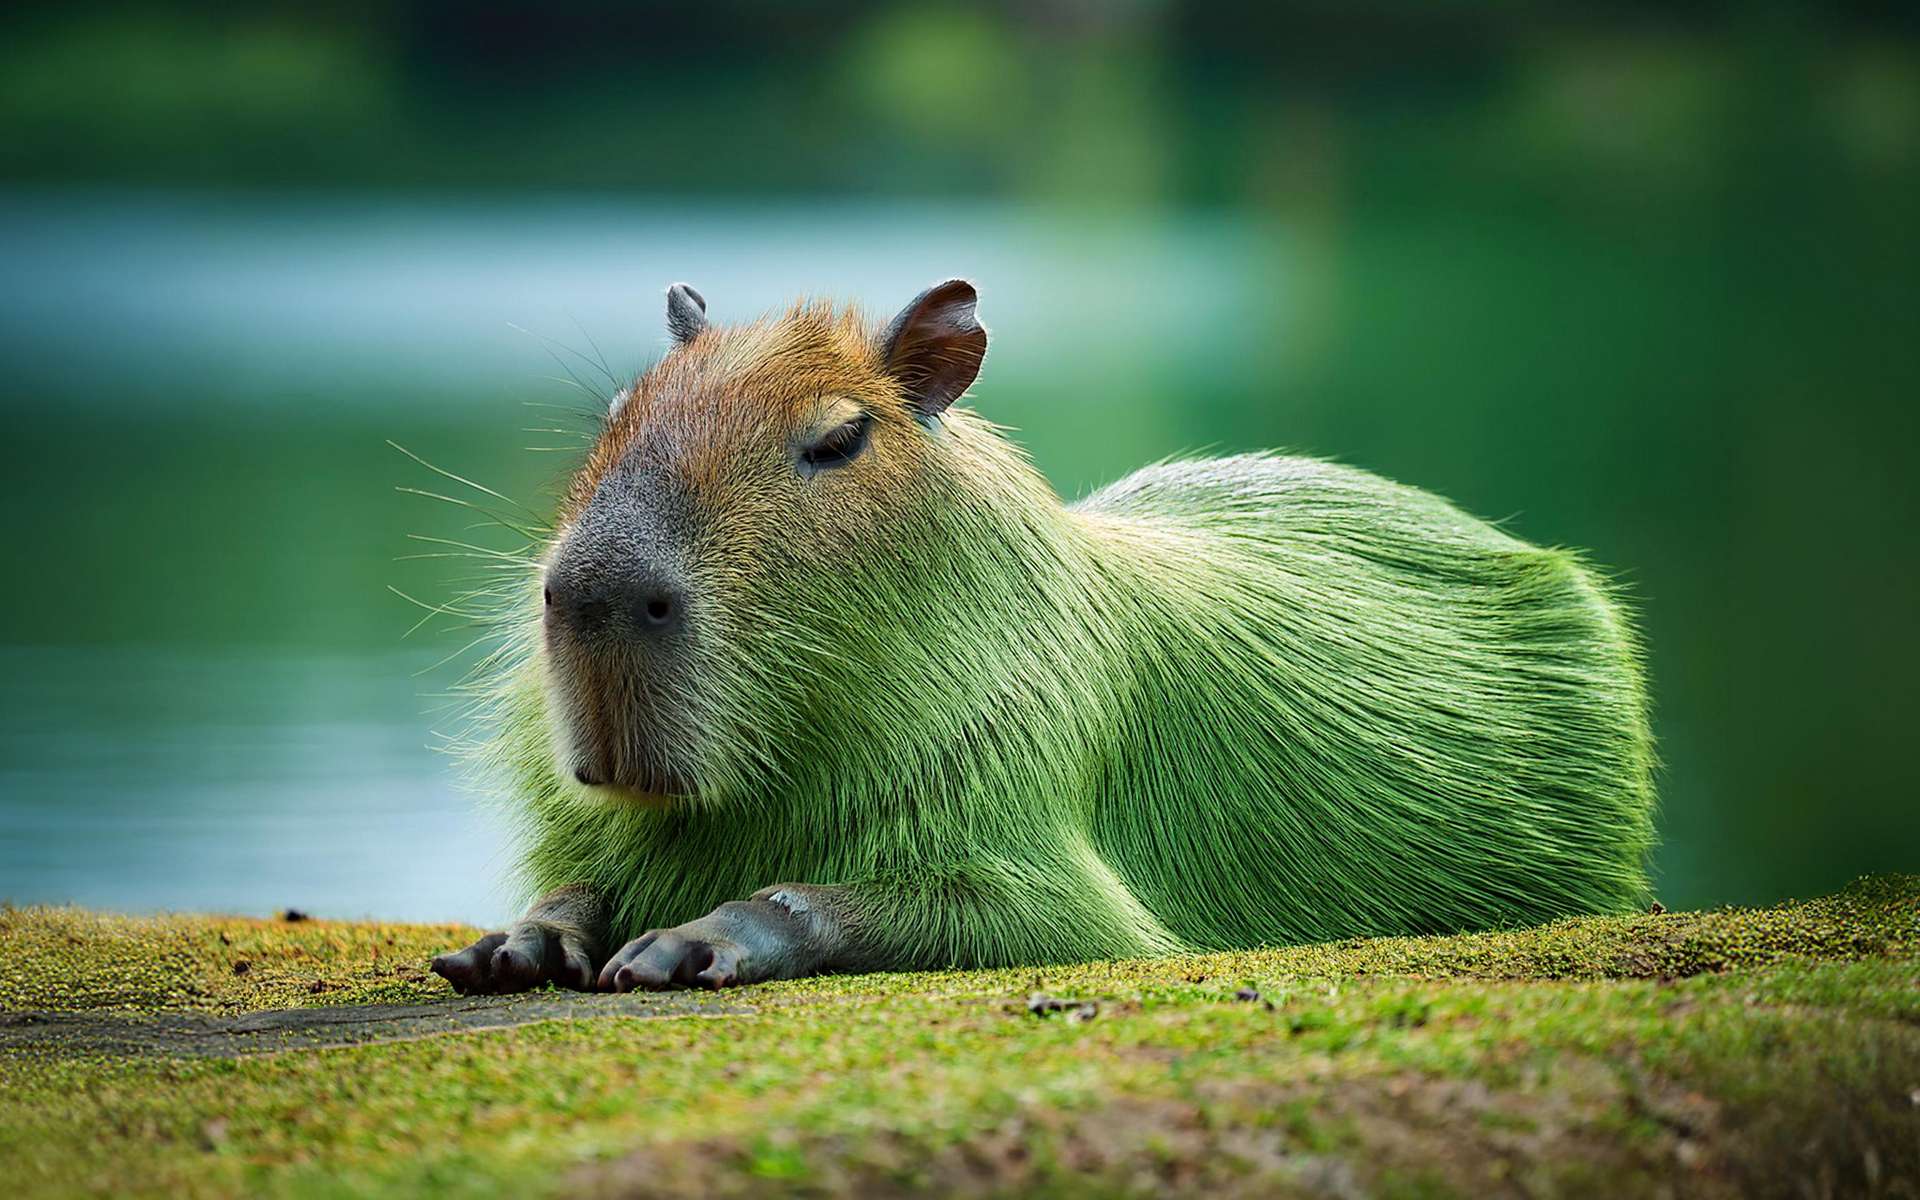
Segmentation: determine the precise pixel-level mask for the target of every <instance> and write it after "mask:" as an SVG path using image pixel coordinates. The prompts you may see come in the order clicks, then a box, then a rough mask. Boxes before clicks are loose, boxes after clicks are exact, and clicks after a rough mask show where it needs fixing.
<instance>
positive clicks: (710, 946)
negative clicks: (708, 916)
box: [599, 921, 751, 992]
mask: <svg viewBox="0 0 1920 1200" xmlns="http://www.w3.org/2000/svg"><path fill="white" fill-rule="evenodd" d="M699 924H700V922H698V921H693V922H689V923H688V924H686V925H681V926H677V927H676V928H673V929H655V930H653V931H652V932H650V933H646V934H643V935H641V936H640V937H637V938H635V939H633V940H632V941H630V942H628V943H627V944H626V945H625V946H622V947H621V948H620V952H619V953H617V954H615V955H614V956H613V957H612V958H610V959H608V960H607V964H606V965H605V966H603V967H601V968H600V978H599V988H600V990H601V991H603V992H631V991H634V990H636V989H639V990H643V991H649V992H659V991H665V990H666V989H668V988H686V987H704V988H723V987H731V986H733V985H734V984H738V983H749V982H751V980H750V979H748V978H746V977H745V975H744V969H745V968H746V966H747V962H746V951H745V949H744V948H743V947H741V946H740V945H739V944H738V943H736V942H734V941H732V940H730V939H728V938H722V937H708V936H702V934H701V931H699V930H696V929H695V928H694V927H695V926H697V925H699Z"/></svg>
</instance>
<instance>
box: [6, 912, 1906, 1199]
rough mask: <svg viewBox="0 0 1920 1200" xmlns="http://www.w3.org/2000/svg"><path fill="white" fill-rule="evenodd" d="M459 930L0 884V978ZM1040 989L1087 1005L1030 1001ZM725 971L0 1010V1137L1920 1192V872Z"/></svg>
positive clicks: (1387, 1180)
mask: <svg viewBox="0 0 1920 1200" xmlns="http://www.w3.org/2000/svg"><path fill="white" fill-rule="evenodd" d="M470 935H471V931H468V930H463V929H459V928H455V927H416V926H387V925H360V924H355V925H348V924H337V923H332V922H324V921H312V922H301V923H296V924H288V923H284V922H264V921H249V920H238V919H225V918H163V919H155V920H136V919H127V918H116V917H103V916H98V915H93V914H87V913H81V912H76V911H72V910H61V909H21V910H4V911H0V1008H3V1009H6V1010H9V1011H12V1012H16V1013H18V1012H22V1011H31V1010H39V1011H46V1010H58V1011H66V1012H72V1011H75V1010H84V1011H87V1012H90V1013H95V1014H100V1015H101V1016H102V1018H103V1019H106V1018H107V1017H108V1015H109V1014H111V1015H112V1018H113V1019H117V1020H127V1019H133V1020H140V1019H145V1018H148V1017H151V1016H153V1015H155V1014H166V1013H179V1012H189V1011H190V1012H200V1013H213V1014H219V1013H227V1014H234V1013H241V1012H247V1011H253V1010H258V1009H264V1008H285V1007H296V1006H314V1005H338V1004H361V1003H373V1002H379V1003H403V1002H440V1001H444V1000H445V999H446V998H447V997H448V993H447V991H446V989H445V987H444V985H443V984H442V983H441V982H440V981H439V980H438V979H437V978H435V977H433V976H432V975H430V974H428V973H426V971H425V970H424V966H425V962H426V960H427V958H428V957H429V956H430V955H431V954H432V953H434V952H437V951H439V950H441V949H443V948H445V947H447V946H450V945H455V944H458V943H460V942H461V941H462V939H463V938H465V937H467V936H470ZM241 963H245V964H246V965H245V967H244V968H241V966H240V964H241ZM1035 990H1040V991H1044V992H1046V993H1048V994H1050V995H1054V996H1058V997H1065V998H1071V999H1073V1000H1076V1001H1077V1000H1084V999H1092V1000H1097V1001H1098V1002H1099V1009H1098V1012H1097V1015H1094V1016H1093V1017H1092V1018H1091V1019H1081V1018H1080V1017H1078V1016H1076V1015H1075V1014H1074V1013H1072V1012H1065V1013H1060V1014H1056V1015H1053V1016H1050V1017H1038V1016H1035V1015H1033V1014H1031V1013H1030V1012H1029V1010H1028V1006H1027V997H1028V995H1029V993H1030V992H1033V991H1035ZM1248 991H1253V992H1258V993H1259V997H1258V998H1257V999H1241V998H1238V997H1239V996H1240V995H1241V994H1243V993H1244V992H1248ZM729 999H730V1000H734V1001H737V1002H738V1003H739V1004H740V1005H741V1006H742V1007H744V1008H745V1009H746V1010H747V1011H744V1012H738V1013H734V1014H731V1015H717V1016H716V1015H694V1014H690V1013H689V1014H685V1015H679V1014H678V1012H677V1010H674V1009H672V1008H671V1007H670V1002H668V1006H666V1007H664V1011H665V1012H667V1013H668V1014H669V1015H665V1016H660V1017H652V1018H639V1017H636V1016H633V1015H631V1014H628V1015H607V1016H603V1017H597V1018H595V1019H588V1020H563V1021H542V1022H538V1023H532V1024H525V1025H520V1026H517V1027H513V1028H504V1029H491V1030H486V1031H482V1032H472V1033H460V1034H453V1035H448V1036H440V1037H431V1038H424V1039H420V1038H415V1039H412V1040H404V1041H392V1042H385V1043H379V1044H371V1045H366V1044H363V1045H354V1046H343V1047H339V1048H331V1049H305V1050H293V1051H285V1052H281V1053H276V1054H260V1055H250V1056H243V1057H238V1058H204V1057H200V1058H174V1057H164V1056H157V1055H150V1054H148V1055H134V1056H128V1055H101V1054H97V1053H91V1052H79V1051H76V1050H71V1049H60V1048H57V1047H49V1046H44V1045H43V1046H40V1047H37V1048H35V1049H32V1050H23V1049H14V1050H12V1051H4V1050H0V1075H4V1088H0V1177H4V1178H5V1179H6V1180H7V1181H8V1183H9V1185H10V1187H11V1188H12V1190H13V1191H14V1192H15V1193H16V1194H19V1195H25V1196H37V1195H60V1194H113V1195H146V1194H156V1195H230V1194H270V1195H273V1194H287V1195H334V1194H355V1193H362V1194H382V1195H386V1194H391V1195H413V1194H419V1193H421V1192H426V1191H435V1192H441V1191H444V1192H448V1193H453V1194H463V1193H473V1194H487V1195H500V1194H546V1193H556V1192H565V1193H573V1194H577V1193H581V1192H586V1193H589V1194H620V1195H649V1194H656V1193H723V1194H724V1193H736V1194H741V1195H764V1194H801V1195H817V1194H872V1193H878V1194H892V1193H901V1192H908V1191H912V1190H915V1189H918V1188H930V1189H936V1190H940V1191H963V1192H970V1193H993V1192H1009V1193H1024V1194H1031V1193H1035V1192H1039V1193H1052V1194H1108V1193H1139V1194H1158V1193H1161V1192H1164V1191H1167V1190H1192V1191H1206V1192H1210V1193H1216V1194H1229V1195H1239V1194H1245V1195H1275V1194H1280V1195H1287V1194H1304V1195H1330V1196H1349V1195H1365V1194H1381V1195H1400V1194H1405V1195H1450V1194H1472V1195H1489V1194H1491V1195H1541V1194H1589V1193H1596V1192H1597V1193H1604V1194H1608V1195H1626V1196H1632V1195H1674V1196H1695V1195H1698V1196H1720V1195H1728V1196H1732V1195H1751V1194H1767V1193H1777V1194H1783V1195H1811V1196H1820V1195H1853V1194H1867V1195H1873V1194H1880V1195H1887V1196H1916V1195H1920V878H1915V877H1899V878H1880V879H1874V880H1868V881H1863V882H1861V883H1859V884H1856V885H1855V886H1853V887H1851V888H1849V889H1847V890H1846V891H1844V892H1842V893H1840V894H1839V895H1837V896H1834V897H1831V898H1828V899H1825V900H1820V901H1814V902H1810V903H1804V904H1789V905H1783V906H1780V907H1777V908H1769V909H1761V910H1726V911H1720V912H1712V913H1666V914H1659V915H1645V916H1636V917H1626V918H1596V919H1588V920H1578V921H1567V922H1561V923H1558V924H1555V925H1551V926H1546V927H1544V928H1541V929H1536V930H1527V931H1521V932H1513V933H1497V934H1482V935H1469V936H1463V937H1454V938H1426V939H1377V940H1370V941H1352V942H1342V943H1335V944H1332V945H1325V946H1312V947H1300V948H1292V949H1280V950H1263V951H1255V952H1247V953H1235V954H1216V955H1204V956H1192V957H1184V958H1175V959H1162V960H1153V961H1141V962H1124V963H1095V964H1088V965H1085V966H1078V967H1071V968H1048V969H1045V970H1042V971H1037V972H1036V971H1032V970H1025V971H982V972H949V973H935V974H915V975H887V976H862V977H840V978H831V979H824V980H812V981H801V982H796V983H786V984H776V985H770V986H766V987H760V988H754V989H748V990H746V991H743V992H741V993H739V994H738V995H737V996H734V997H729ZM590 1003H591V1002H590Z"/></svg>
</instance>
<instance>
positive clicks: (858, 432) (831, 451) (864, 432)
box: [800, 413, 873, 475]
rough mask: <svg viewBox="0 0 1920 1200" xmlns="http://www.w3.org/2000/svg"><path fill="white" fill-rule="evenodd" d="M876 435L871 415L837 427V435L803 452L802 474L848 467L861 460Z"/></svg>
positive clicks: (834, 434)
mask: <svg viewBox="0 0 1920 1200" xmlns="http://www.w3.org/2000/svg"><path fill="white" fill-rule="evenodd" d="M872 434H873V417H872V416H871V415H870V414H868V413H861V414H860V415H859V416H857V417H855V418H854V419H853V420H851V421H848V422H847V423H846V424H844V425H840V426H836V427H835V428H834V430H833V432H831V433H829V434H827V436H825V437H823V438H821V439H820V440H819V441H817V442H815V443H814V444H813V445H811V446H808V447H807V448H806V449H805V450H802V451H801V452H800V473H801V474H802V475H811V474H813V473H814V472H815V471H827V470H831V469H833V468H834V467H844V466H846V465H847V464H848V463H850V462H852V461H853V460H854V459H856V458H858V457H860V452H861V451H862V450H865V449H866V448H867V442H868V440H869V439H870V438H871V436H872Z"/></svg>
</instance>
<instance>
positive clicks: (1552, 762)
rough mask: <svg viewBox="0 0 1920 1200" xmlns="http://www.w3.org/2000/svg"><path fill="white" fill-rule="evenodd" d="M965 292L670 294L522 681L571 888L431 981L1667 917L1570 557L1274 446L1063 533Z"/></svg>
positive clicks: (730, 969) (644, 984)
mask: <svg viewBox="0 0 1920 1200" xmlns="http://www.w3.org/2000/svg"><path fill="white" fill-rule="evenodd" d="M976 306H977V297H976V293H975V290H974V288H973V287H972V286H971V285H970V284H968V283H967V282H965V281H962V280H950V281H948V282H946V283H942V284H940V285H938V286H936V287H933V288H930V289H928V290H927V291H926V292H924V293H922V294H921V295H920V296H918V297H916V298H915V299H914V300H913V301H912V302H911V303H909V304H908V305H907V306H906V308H905V309H903V310H902V311H901V312H900V314H899V315H898V316H897V317H896V318H895V319H894V320H893V321H892V322H891V323H890V324H888V325H887V326H885V327H884V328H876V327H874V326H870V325H869V324H868V323H867V322H866V321H865V320H863V319H862V318H861V317H860V315H859V314H858V313H857V312H855V311H854V310H852V309H850V308H841V307H835V306H832V305H829V304H825V303H818V302H815V303H802V304H797V305H795V306H794V307H792V308H791V309H790V310H788V311H786V312H785V313H784V314H782V315H778V316H775V317H771V318H766V319H762V320H759V321H756V322H753V323H749V324H745V325H740V326H734V327H722V326H719V325H715V324H712V323H709V322H708V320H707V318H706V311H705V310H706V305H705V301H704V300H703V299H702V298H701V297H700V296H699V294H698V293H697V292H695V291H693V290H692V289H691V288H689V287H687V286H685V285H675V286H674V287H673V288H672V289H670V290H669V293H668V303H667V308H668V324H669V328H670V330H671V332H672V334H673V344H672V347H671V349H670V350H669V351H668V352H667V353H666V354H665V356H664V357H663V358H662V359H661V360H660V361H659V362H658V363H657V364H656V365H655V366H653V367H652V368H651V369H649V370H648V371H646V372H645V373H644V374H642V375H641V376H640V378H639V379H638V380H636V381H635V383H634V384H633V386H632V387H631V388H629V389H627V390H625V391H623V392H622V393H621V394H620V395H619V396H618V397H616V398H615V403H614V405H613V406H612V408H611V410H610V412H609V414H608V416H607V418H606V421H605V427H604V429H603V430H602V432H601V433H600V435H599V438H598V440H597V442H596V443H595V444H594V446H593V448H592V450H591V452H590V453H588V455H587V456H586V459H585V461H584V463H583V464H582V465H581V467H580V469H579V471H578V473H577V474H576V475H575V476H574V478H573V480H572V483H571V486H570V487H569V489H568V490H567V492H566V495H565V499H564V500H563V502H562V505H561V510H560V513H559V516H558V519H557V521H556V522H555V526H554V528H555V535H554V536H553V538H552V539H551V543H550V544H549V545H548V546H547V547H546V548H545V552H544V554H543V556H542V557H541V559H540V568H539V570H538V572H537V577H536V578H532V579H529V580H528V581H527V585H526V586H525V587H524V588H522V589H519V590H518V591H517V593H516V601H515V604H514V609H515V611H514V614H513V615H512V617H511V618H510V620H511V621H512V622H513V624H514V628H515V639H514V644H515V646H516V647H517V649H511V650H509V651H507V652H505V653H504V654H502V655H501V656H500V660H501V665H500V666H499V668H498V682H497V686H496V689H495V693H494V694H495V709H494V717H495V724H496V728H497V732H496V733H495V735H494V736H493V739H492V740H491V741H490V742H489V743H488V744H487V746H486V749H485V757H486V759H487V761H488V763H489V764H490V765H491V768H492V769H493V770H494V771H496V772H497V773H499V774H501V775H503V776H504V777H505V778H506V780H507V784H508V786H509V787H510V788H511V789H512V790H513V791H514V793H515V802H516V804H517V806H518V807H519V810H520V811H521V812H522V814H523V816H524V819H525V830H524V832H525V853H524V860H523V863H522V866H523V868H524V873H525V875H526V877H527V879H528V881H529V882H530V884H531V885H532V890H534V891H543V892H545V893H546V894H545V895H544V896H542V897H541V899H539V900H538V901H536V902H535V903H534V905H533V907H532V909H531V910H530V911H529V912H528V914H527V916H526V917H525V918H523V919H522V920H521V921H520V922H518V923H517V924H515V925H514V926H513V927H512V928H510V929H507V930H502V931H500V932H497V933H492V934H489V935H488V936H487V937H486V938H483V939H481V940H480V941H479V942H477V943H475V944H474V945H473V946H471V947H468V948H467V949H466V950H463V951H460V952H458V953H455V954H449V955H445V956H443V957H441V958H439V959H436V960H435V961H434V969H435V970H437V971H439V972H440V973H441V974H442V975H444V976H446V977H447V978H448V979H449V980H451V981H452V982H453V984H454V985H455V986H456V987H457V988H458V989H460V990H462V991H476V992H486V991H512V990H519V989H522V988H525V987H530V986H534V985H536V984H539V983H542V982H548V981H551V982H555V983H559V984H562V985H564V986H570V987H576V988H594V987H598V988H601V989H613V990H622V991H624V990H627V989H629V988H637V987H638V988H663V987H676V986H724V985H730V984H743V983H752V982H755V981H758V980H764V979H773V978H787V977H794V976H802V975H807V974H812V973H817V972H823V971H847V970H884V969H911V968H936V967H947V966H956V967H976V966H991V965H1004V964H1026V963H1054V962H1064V961H1073V960H1087V959H1095V958H1112V957H1122V956H1137V955H1152V954H1158V953H1163V952H1172V951H1180V950H1199V949H1222V948H1232V947H1246V946H1253V945H1259V944H1273V943H1286V942H1300V941H1310V940H1322V939H1331V938H1340V937H1347V936H1355V935H1369V934H1392V933H1437V932H1449V931H1458V930H1466V929H1480V928H1492V927H1502V926H1513V925H1519V924H1526V923H1537V922H1540V921H1544V920H1548V919H1552V918H1556V917H1560V916H1564V915H1567V914H1573V913H1595V912H1618V911H1625V910H1628V909H1631V908H1635V907H1638V906H1641V905H1643V904H1644V903H1645V901H1646V898H1647V893H1648V887H1647V878H1646V873H1645V864H1646V859H1647V855H1648V853H1649V850H1650V847H1651V845H1652V841H1653V812H1654V782H1653V780H1654V769H1655V755H1654V747H1653V739H1652V734H1651V731H1650V728H1649V724H1648V703H1647V695H1646V687H1645V683H1644V678H1643V671H1642V666H1641V656H1640V651H1639V649H1638V644H1637V641H1636V638H1635V635H1634V633H1633V631H1632V628H1631V625H1630V622H1629V617H1628V615H1627V613H1626V611H1625V609H1624V607H1623V604H1622V602H1621V600H1620V598H1619V597H1618V596H1617V595H1616V593H1615V590H1614V589H1613V588H1612V587H1611V586H1610V585H1609V584H1607V583H1606V582H1605V581H1603V580H1602V579H1601V578H1600V577H1599V576H1598V575H1597V574H1595V572H1594V571H1593V570H1592V569H1590V568H1589V567H1588V566H1587V565H1585V564H1584V562H1583V561H1582V560H1581V558H1580V557H1579V556H1578V555H1576V554H1574V553H1572V552H1569V551H1566V550H1561V549H1543V548H1539V547H1536V546H1532V545H1529V544H1527V543H1525V542H1522V541H1520V540H1518V539H1517V538H1515V537H1513V536H1511V535H1509V534H1507V533H1505V532H1503V531H1501V530H1499V529H1497V528H1495V527H1493V526H1492V525H1489V524H1487V523H1485V522H1482V521H1480V520H1477V519H1475V518H1473V517H1470V516H1468V515H1466V514H1465V513H1463V512H1461V511H1460V510H1458V509H1456V508H1454V507H1453V506H1452V505H1450V504H1448V503H1447V502H1446V501H1444V500H1441V499H1439V498H1437V497H1435V496H1433V495H1430V494H1428V493H1426V492H1423V491H1420V490H1418V489H1415V488H1412V487H1407V486H1403V485H1400V484H1397V483H1392V482H1389V481H1387V480H1385V479H1382V478H1379V477H1377V476H1375V475H1372V474H1369V473H1367V472H1365V471H1361V470H1357V469H1354V468H1351V467H1345V466H1339V465H1334V464H1332V463H1328V462H1323V461H1318V460H1315V459H1310V458H1299V457H1284V456H1280V455H1274V454H1251V455H1239V456H1235V457H1230V458H1220V459H1211V460H1190V461H1173V462H1166V463H1162V464H1159V465H1156V466H1150V467H1147V468H1146V469H1144V470H1141V471H1138V472H1136V473H1134V474H1132V475H1130V476H1127V477H1126V478H1124V479H1122V480H1120V481H1119V482H1117V483H1114V484H1112V485H1110V486H1108V487H1106V488H1103V489H1101V490H1099V491H1097V492H1094V493H1093V494H1092V495H1089V496H1088V497H1086V498H1085V499H1083V500H1080V501H1078V502H1076V503H1072V504H1064V503H1062V502H1061V501H1060V499H1059V498H1058V497H1057V496H1056V495H1055V493H1054V492H1053V490H1052V489H1051V488H1050V486H1049V485H1048V484H1047V483H1046V481H1045V480H1044V479H1043V478H1042V477H1041V475H1040V474H1039V472H1038V471H1037V470H1036V469H1035V468H1034V467H1033V466H1032V465H1031V464H1030V463H1029V462H1028V460H1027V459H1026V457H1025V456H1024V455H1023V454H1022V452H1021V451H1020V450H1019V449H1018V448H1016V447H1015V446H1014V444H1013V443H1012V442H1010V441H1009V440H1008V439H1007V438H1006V437H1004V436H1003V435H1002V433H1001V431H1000V430H999V429H997V428H996V427H995V426H994V425H992V424H991V423H990V422H988V421H987V420H986V419H985V418H983V417H981V416H980V415H978V414H977V413H976V412H974V411H973V410H972V409H970V408H968V407H965V406H960V405H956V404H955V401H957V400H958V399H960V398H961V396H962V395H963V393H965V392H966V391H967V389H968V388H969V387H970V386H971V385H972V384H973V382H974V379H975V376H976V374H977V373H978V371H979V369H980V366H981V363H982V361H983V359H984V357H985V354H986V347H987V334H986V330H985V329H984V328H983V327H982V326H981V324H980V322H979V320H978V317H977V315H976Z"/></svg>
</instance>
